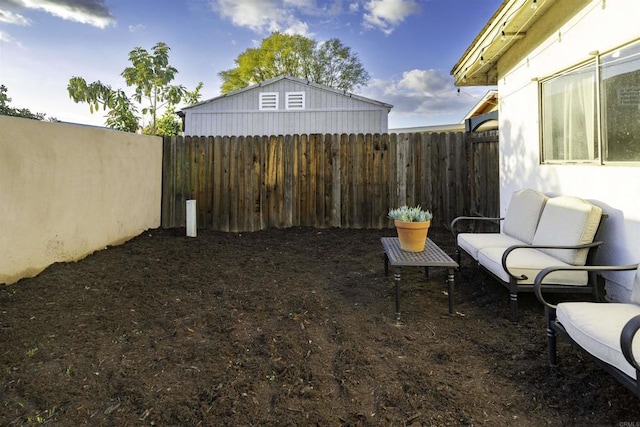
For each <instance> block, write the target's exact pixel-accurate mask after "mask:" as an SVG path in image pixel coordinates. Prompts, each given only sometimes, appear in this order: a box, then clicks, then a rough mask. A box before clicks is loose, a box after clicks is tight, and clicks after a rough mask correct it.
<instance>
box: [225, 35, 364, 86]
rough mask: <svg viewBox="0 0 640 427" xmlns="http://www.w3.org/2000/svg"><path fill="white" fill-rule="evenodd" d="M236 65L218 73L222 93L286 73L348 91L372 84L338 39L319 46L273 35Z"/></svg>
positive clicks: (240, 58)
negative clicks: (220, 79) (368, 83)
mask: <svg viewBox="0 0 640 427" xmlns="http://www.w3.org/2000/svg"><path fill="white" fill-rule="evenodd" d="M235 63H236V65H237V66H236V67H235V68H232V69H230V70H226V71H222V72H220V73H219V76H220V77H221V78H222V86H221V88H220V90H221V91H222V93H228V92H231V91H234V90H238V89H242V88H244V87H247V86H250V85H254V84H257V83H260V82H262V81H264V80H268V79H271V78H274V77H278V76H281V75H285V74H286V75H290V76H294V77H299V78H302V79H305V80H309V81H311V82H314V83H319V84H324V85H327V86H331V87H333V88H336V89H341V90H346V91H353V90H354V89H356V88H358V87H360V86H362V85H365V84H366V83H367V82H368V81H369V73H367V71H366V70H365V69H364V67H363V65H362V63H361V62H360V60H359V59H358V55H357V54H355V53H353V52H351V48H349V47H348V46H344V45H343V44H342V42H341V41H340V40H338V39H330V40H328V41H326V42H323V43H318V42H316V41H315V40H312V39H309V38H307V37H304V36H301V35H288V34H282V33H280V32H274V33H272V34H271V35H270V36H269V37H267V38H265V39H263V40H262V43H261V44H260V47H257V48H249V49H247V50H245V51H244V52H242V53H241V54H240V55H238V57H237V58H236V59H235Z"/></svg>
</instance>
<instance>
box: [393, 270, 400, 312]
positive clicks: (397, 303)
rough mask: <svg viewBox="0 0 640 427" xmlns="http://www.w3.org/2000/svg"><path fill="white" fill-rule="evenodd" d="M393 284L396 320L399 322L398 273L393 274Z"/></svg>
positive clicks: (397, 271) (396, 271)
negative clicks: (394, 288)
mask: <svg viewBox="0 0 640 427" xmlns="http://www.w3.org/2000/svg"><path fill="white" fill-rule="evenodd" d="M393 283H394V285H395V287H396V320H400V271H399V270H395V271H394V272H393Z"/></svg>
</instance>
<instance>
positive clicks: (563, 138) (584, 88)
mask: <svg viewBox="0 0 640 427" xmlns="http://www.w3.org/2000/svg"><path fill="white" fill-rule="evenodd" d="M540 91H541V100H542V150H541V151H542V161H543V163H555V162H564V163H569V162H571V163H578V162H597V163H611V162H629V161H632V162H640V42H636V43H633V44H630V45H627V46H624V47H622V48H620V49H617V50H615V51H613V52H610V53H607V54H605V55H600V56H596V57H595V58H594V59H593V60H592V61H590V62H588V63H587V64H584V65H581V66H579V67H577V68H574V69H571V70H569V71H567V72H564V73H562V74H561V75H559V76H554V77H552V78H549V79H547V80H545V81H543V82H542V83H541V85H540Z"/></svg>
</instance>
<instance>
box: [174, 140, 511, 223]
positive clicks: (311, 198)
mask: <svg viewBox="0 0 640 427" xmlns="http://www.w3.org/2000/svg"><path fill="white" fill-rule="evenodd" d="M497 139H498V137H497V135H496V134H494V135H493V136H491V135H488V136H485V137H484V139H482V138H480V139H475V140H474V138H473V134H467V133H462V132H459V133H414V134H366V135H363V134H358V135H354V134H350V135H347V134H342V135H334V134H327V135H321V134H310V135H286V136H256V137H253V136H247V137H242V136H239V137H218V136H216V137H213V136H208V137H189V136H187V137H165V138H164V155H163V156H164V159H163V197H162V226H163V227H164V228H172V227H184V226H185V223H186V201H187V200H189V199H195V200H196V206H197V224H198V227H199V228H203V227H206V228H213V229H216V230H221V231H233V232H241V231H257V230H263V229H267V228H270V227H277V228H286V227H293V226H311V227H316V228H325V227H342V228H387V227H391V226H392V225H393V224H392V222H391V221H390V220H388V219H387V217H386V214H387V212H388V211H389V209H390V208H392V207H396V206H400V205H404V204H408V205H417V204H420V205H422V206H423V207H425V208H428V209H430V210H431V211H432V212H433V214H434V219H433V221H432V222H433V225H435V226H440V225H445V226H446V225H448V224H449V223H450V221H451V219H453V218H454V217H456V216H457V215H463V214H464V215H466V214H469V213H481V214H485V215H487V216H493V215H496V214H497V210H498V179H497V177H498V169H497Z"/></svg>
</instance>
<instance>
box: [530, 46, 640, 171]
mask: <svg viewBox="0 0 640 427" xmlns="http://www.w3.org/2000/svg"><path fill="white" fill-rule="evenodd" d="M633 45H637V46H636V47H638V48H640V39H636V40H632V41H630V42H628V43H625V44H622V45H620V46H617V47H615V48H613V49H610V50H608V51H606V52H598V51H595V52H591V53H590V55H591V56H592V57H591V58H589V59H588V60H585V61H582V62H580V63H578V64H575V65H573V66H571V67H567V68H565V69H563V70H561V71H558V72H556V73H554V74H552V75H550V76H547V77H544V78H541V79H536V80H537V86H538V123H539V141H538V147H539V155H540V164H542V165H599V166H606V165H609V166H615V165H618V166H640V158H637V159H634V160H629V161H623V160H608V156H609V141H608V137H607V136H606V135H605V134H604V132H606V129H607V125H608V121H607V122H606V123H605V121H606V120H605V119H606V113H605V112H604V111H603V109H604V108H605V106H604V105H603V104H604V100H603V97H604V96H605V95H604V94H603V93H602V86H603V83H602V68H603V67H606V66H607V64H608V62H603V61H602V58H605V57H607V56H609V55H611V54H612V53H614V52H615V51H617V50H622V49H626V48H629V47H632V46H633ZM590 66H593V69H594V71H593V76H594V96H595V99H594V105H593V107H594V109H595V121H594V124H593V132H594V138H595V149H596V150H597V151H598V152H597V155H596V156H594V158H593V159H584V160H575V159H570V160H565V159H562V160H561V159H546V158H545V151H546V147H545V143H546V141H545V134H546V133H547V130H546V129H545V125H546V123H545V105H546V104H545V97H544V95H545V94H544V93H543V86H544V85H545V84H547V83H549V82H551V81H553V80H554V79H556V78H558V77H561V76H564V75H568V74H570V73H572V72H575V71H577V70H580V69H582V68H587V67H590ZM637 72H639V73H640V63H639V64H638V67H637ZM639 138H640V137H639ZM638 144H640V139H639V140H638Z"/></svg>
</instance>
